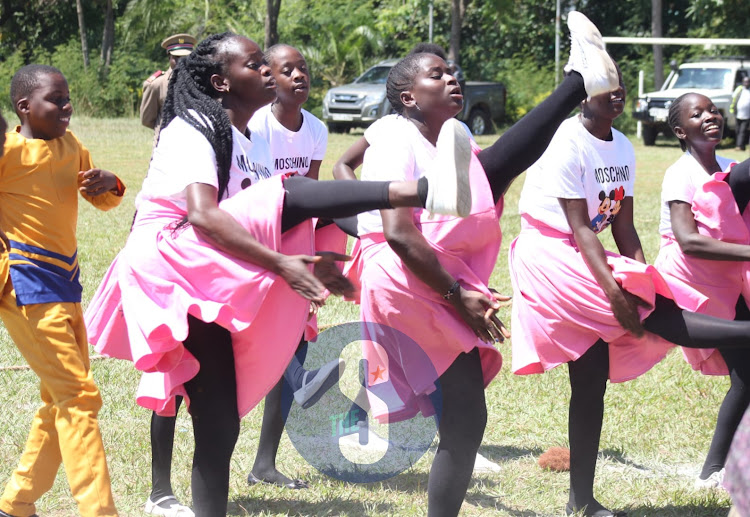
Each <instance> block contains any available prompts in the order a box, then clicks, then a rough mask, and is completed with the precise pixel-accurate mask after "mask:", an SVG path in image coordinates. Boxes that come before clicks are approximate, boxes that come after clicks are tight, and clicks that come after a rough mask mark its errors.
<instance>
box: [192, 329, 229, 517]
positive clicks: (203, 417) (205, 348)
mask: <svg viewBox="0 0 750 517" xmlns="http://www.w3.org/2000/svg"><path fill="white" fill-rule="evenodd" d="M188 332H189V333H188V337H187V339H186V340H185V341H184V343H183V344H184V345H185V349H186V350H188V351H189V352H190V353H191V354H193V355H194V356H195V358H196V359H197V360H198V362H199V363H200V370H198V374H197V375H196V376H195V377H193V378H192V379H190V380H189V381H188V382H186V383H185V391H186V392H187V395H188V397H190V416H191V417H192V419H193V436H194V437H195V453H194V454H193V470H192V476H191V487H192V493H193V511H194V512H195V515H197V516H199V517H224V516H225V515H226V514H227V502H228V499H229V462H230V460H231V458H232V452H233V451H234V445H235V444H236V443H237V437H238V436H239V434H240V415H239V412H238V411H237V384H236V380H235V376H234V351H233V350H232V336H231V334H230V333H229V331H228V330H227V329H225V328H223V327H221V326H219V325H217V324H215V323H206V322H204V321H201V320H199V319H198V318H194V317H193V316H188Z"/></svg>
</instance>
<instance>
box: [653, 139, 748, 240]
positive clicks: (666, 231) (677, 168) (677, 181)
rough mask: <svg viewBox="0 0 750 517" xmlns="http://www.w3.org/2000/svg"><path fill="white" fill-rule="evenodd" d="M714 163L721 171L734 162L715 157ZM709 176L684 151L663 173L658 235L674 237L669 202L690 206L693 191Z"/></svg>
mask: <svg viewBox="0 0 750 517" xmlns="http://www.w3.org/2000/svg"><path fill="white" fill-rule="evenodd" d="M716 162H717V163H718V164H719V167H721V170H722V171H727V170H729V167H730V166H731V165H732V164H733V163H735V162H734V160H730V159H729V158H724V157H723V156H717V157H716ZM709 179H711V174H709V173H707V172H706V171H705V170H704V169H703V166H702V165H701V164H700V163H698V160H696V159H695V158H694V157H693V155H692V154H690V151H685V154H683V155H682V156H681V157H680V159H679V160H677V161H676V162H674V163H673V164H672V165H671V166H670V167H669V168H668V169H667V172H665V173H664V180H663V181H662V184H661V206H660V214H659V233H660V234H662V235H665V236H668V237H674V234H673V233H672V214H671V212H670V211H669V202H670V201H684V202H685V203H688V204H692V203H693V196H695V191H696V190H697V189H699V188H700V187H702V186H703V184H704V183H706V182H707V181H708V180H709Z"/></svg>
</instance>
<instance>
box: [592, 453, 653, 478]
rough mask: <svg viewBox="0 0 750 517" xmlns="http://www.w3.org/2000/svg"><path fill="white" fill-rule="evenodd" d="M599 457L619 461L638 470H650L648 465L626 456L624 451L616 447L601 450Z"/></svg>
mask: <svg viewBox="0 0 750 517" xmlns="http://www.w3.org/2000/svg"><path fill="white" fill-rule="evenodd" d="M599 458H602V459H604V458H606V459H610V460H612V461H615V462H617V463H621V464H623V465H627V466H628V467H632V468H634V469H637V470H642V471H644V472H645V471H648V470H650V469H649V468H648V467H645V466H643V465H641V464H639V463H636V462H634V461H632V460H629V459H628V458H626V457H625V455H624V454H623V452H622V451H619V450H616V449H602V450H601V451H599Z"/></svg>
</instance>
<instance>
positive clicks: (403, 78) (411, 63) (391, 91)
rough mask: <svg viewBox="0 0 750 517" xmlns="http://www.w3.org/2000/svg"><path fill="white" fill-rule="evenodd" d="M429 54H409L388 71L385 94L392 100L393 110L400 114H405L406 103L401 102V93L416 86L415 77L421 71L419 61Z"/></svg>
mask: <svg viewBox="0 0 750 517" xmlns="http://www.w3.org/2000/svg"><path fill="white" fill-rule="evenodd" d="M427 55H428V54H426V53H424V52H418V53H416V54H409V55H408V56H406V57H405V58H404V59H402V60H401V61H399V62H398V63H396V64H395V65H394V66H393V68H391V71H390V72H388V79H387V80H386V82H385V94H386V97H388V100H389V101H390V102H391V106H392V107H393V110H394V111H395V112H396V113H398V114H399V115H403V114H404V104H403V103H402V102H401V93H402V92H404V91H406V90H408V89H410V88H411V87H412V86H414V78H415V77H416V75H417V73H418V72H419V63H420V62H421V61H422V59H423V58H424V57H425V56H427Z"/></svg>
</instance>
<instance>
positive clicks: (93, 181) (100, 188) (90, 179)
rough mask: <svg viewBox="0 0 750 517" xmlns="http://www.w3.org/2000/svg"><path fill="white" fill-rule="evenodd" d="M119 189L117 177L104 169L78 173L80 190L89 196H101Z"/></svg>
mask: <svg viewBox="0 0 750 517" xmlns="http://www.w3.org/2000/svg"><path fill="white" fill-rule="evenodd" d="M116 189H117V176H115V175H114V174H112V173H111V172H109V171H105V170H102V169H90V170H87V171H81V172H79V173H78V190H80V191H81V192H83V193H84V194H88V195H89V196H100V195H102V194H104V193H106V192H109V191H110V190H116Z"/></svg>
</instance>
